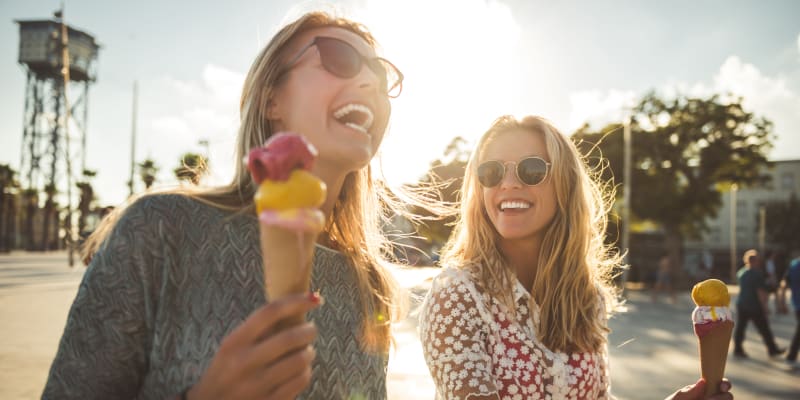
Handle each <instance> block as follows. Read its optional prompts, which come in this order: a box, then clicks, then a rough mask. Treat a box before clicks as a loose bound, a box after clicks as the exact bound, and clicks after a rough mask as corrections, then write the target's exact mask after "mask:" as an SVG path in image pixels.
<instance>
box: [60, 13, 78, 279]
mask: <svg viewBox="0 0 800 400" xmlns="http://www.w3.org/2000/svg"><path fill="white" fill-rule="evenodd" d="M60 13H61V62H62V65H63V67H62V69H61V76H62V77H63V82H64V87H63V94H64V122H63V123H64V139H65V143H66V157H65V158H66V159H67V160H66V161H67V220H66V222H65V224H64V228H65V229H64V230H65V231H66V236H67V249H68V254H69V257H68V259H69V266H70V267H72V266H74V265H75V236H74V235H73V232H72V160H71V158H72V157H71V153H70V146H69V144H70V140H69V117H70V108H69V96H68V95H67V92H68V89H69V79H70V78H69V35H68V33H67V32H68V29H67V23H66V14H65V9H64V2H63V1H62V2H61V11H60Z"/></svg>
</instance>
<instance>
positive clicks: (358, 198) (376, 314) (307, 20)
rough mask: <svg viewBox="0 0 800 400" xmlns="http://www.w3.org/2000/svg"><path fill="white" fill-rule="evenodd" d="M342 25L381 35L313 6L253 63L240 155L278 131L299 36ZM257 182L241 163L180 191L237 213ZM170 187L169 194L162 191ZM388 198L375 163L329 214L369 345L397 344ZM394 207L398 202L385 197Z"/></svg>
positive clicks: (356, 176) (89, 247)
mask: <svg viewBox="0 0 800 400" xmlns="http://www.w3.org/2000/svg"><path fill="white" fill-rule="evenodd" d="M322 27H337V28H342V29H346V30H348V31H351V32H354V33H356V34H357V35H359V36H360V37H361V38H363V39H364V40H365V41H366V42H367V43H368V44H369V45H370V46H373V47H375V46H376V41H375V39H374V38H373V36H372V35H371V34H370V33H369V31H368V30H367V28H366V27H365V26H363V25H361V24H359V23H356V22H353V21H351V20H348V19H345V18H341V17H335V16H332V15H330V14H328V13H324V12H310V13H307V14H305V15H303V16H301V17H300V18H298V19H296V20H295V21H293V22H291V23H289V24H287V25H285V26H284V27H283V28H282V29H280V30H279V31H278V32H277V33H276V34H275V36H273V38H272V40H271V41H270V42H269V43H268V44H267V45H266V47H264V49H263V50H262V51H261V52H260V53H259V54H258V56H257V57H256V59H255V60H254V61H253V64H252V66H251V67H250V71H249V72H248V74H247V77H246V78H245V82H244V89H243V91H242V97H241V102H240V116H241V125H240V127H239V132H238V135H237V145H236V158H235V159H236V160H242V159H244V157H245V156H246V155H247V154H248V153H249V152H250V149H252V148H255V147H258V146H261V145H262V144H263V143H264V142H265V141H266V140H267V138H269V137H270V136H271V135H272V134H273V133H274V132H273V131H272V127H271V126H270V123H269V121H268V120H267V118H266V116H265V114H264V113H265V110H267V104H268V103H269V101H270V99H271V98H272V96H273V94H274V92H275V89H276V87H277V86H279V85H280V84H281V81H280V80H281V78H282V76H281V71H282V68H283V66H284V64H285V63H286V62H287V60H286V58H287V57H288V55H287V54H285V53H286V52H287V51H288V48H289V44H290V43H291V41H292V40H293V39H294V38H295V37H297V35H299V34H302V33H303V32H307V31H309V30H312V29H316V28H322ZM255 191H256V185H255V183H254V182H253V180H252V178H251V177H250V174H249V173H248V171H247V169H246V166H245V165H244V163H241V162H237V163H236V167H235V172H234V176H233V180H232V181H231V182H230V183H229V184H227V185H224V186H219V187H214V188H202V189H193V188H178V189H173V190H170V191H169V192H171V193H180V194H183V195H186V196H188V197H191V198H193V199H195V200H197V201H200V202H203V203H205V204H208V205H211V206H214V207H217V208H220V209H225V210H229V211H235V212H246V213H255V210H254V207H253V201H252V199H253V195H254V193H255ZM162 193H163V192H162ZM385 197H388V190H387V188H386V186H385V185H383V184H380V183H377V182H376V181H373V177H372V172H371V168H370V166H369V165H367V166H365V167H364V168H361V169H360V170H358V171H355V172H352V173H350V174H348V175H347V177H346V178H345V180H344V183H343V185H342V189H341V191H340V193H339V198H338V199H337V201H336V203H335V204H334V207H333V211H332V213H331V215H330V217H329V219H328V222H327V226H326V232H327V234H328V236H329V238H330V239H331V240H332V241H333V242H334V243H337V244H338V245H339V246H341V248H340V249H339V250H341V251H342V253H343V254H344V255H345V256H346V257H347V258H348V259H349V260H350V263H351V264H352V266H353V269H354V271H355V273H356V276H357V280H358V286H359V292H360V296H361V304H362V307H363V308H362V311H363V313H364V320H363V321H362V345H363V346H364V348H365V349H368V350H373V351H380V352H386V351H388V348H389V344H390V342H391V329H390V323H391V322H392V321H394V320H395V319H396V318H397V317H398V314H400V313H401V308H400V307H399V306H398V303H397V302H396V298H397V297H398V293H399V289H398V287H397V285H396V282H395V281H394V279H393V277H392V276H391V274H390V272H389V271H388V270H387V269H386V268H385V265H386V260H385V259H384V255H386V254H390V253H391V247H392V244H391V243H390V242H389V240H388V239H387V238H386V237H385V235H384V234H383V233H382V231H381V222H382V219H383V218H382V217H384V216H385V214H384V212H383V211H381V205H382V200H383V199H384V198H385ZM383 204H387V205H393V204H396V202H395V201H392V200H387V201H383ZM122 213H123V210H121V209H118V210H115V212H114V213H113V215H110V216H109V217H107V218H106V219H105V220H104V222H103V224H102V226H101V227H100V228H99V229H98V230H97V231H95V233H94V234H93V235H92V236H91V237H90V238H89V240H88V241H87V244H86V246H84V248H83V258H84V260H87V259H90V258H91V255H92V254H93V253H94V252H95V251H96V250H97V248H98V247H99V245H100V243H101V242H102V241H103V240H104V239H105V237H106V236H108V234H109V233H110V231H111V228H112V226H113V225H114V223H115V222H116V220H117V219H119V216H120V215H121V214H122Z"/></svg>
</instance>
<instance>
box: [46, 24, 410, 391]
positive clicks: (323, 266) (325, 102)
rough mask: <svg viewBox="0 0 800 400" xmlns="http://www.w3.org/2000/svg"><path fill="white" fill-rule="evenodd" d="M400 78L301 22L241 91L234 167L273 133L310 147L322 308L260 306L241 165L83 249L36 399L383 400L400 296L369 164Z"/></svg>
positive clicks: (343, 39)
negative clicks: (221, 181) (294, 322)
mask: <svg viewBox="0 0 800 400" xmlns="http://www.w3.org/2000/svg"><path fill="white" fill-rule="evenodd" d="M402 80H403V77H402V74H400V72H399V71H398V70H397V68H395V67H394V66H393V65H392V64H391V63H390V62H388V61H386V60H384V59H382V58H379V57H377V56H376V54H375V40H374V39H373V37H372V35H371V34H370V33H369V32H368V31H367V29H366V28H365V27H364V26H362V25H360V24H357V23H355V22H352V21H349V20H346V19H341V18H334V17H331V16H329V15H327V14H323V13H310V14H306V15H304V16H302V17H301V18H299V19H298V20H296V21H294V22H292V23H290V24H288V25H286V26H285V27H283V28H282V29H281V30H280V31H279V32H278V33H277V34H276V35H275V36H274V37H273V38H272V40H271V41H270V42H269V43H268V44H267V46H266V47H265V48H264V49H263V51H262V52H261V53H260V54H259V55H258V56H257V57H256V59H255V62H254V63H253V65H252V67H251V68H250V72H249V73H248V75H247V78H246V80H245V84H244V90H243V93H242V97H241V104H240V111H241V126H240V129H239V134H238V139H237V155H238V157H237V158H236V159H237V160H241V159H242V158H243V157H244V156H245V155H247V154H248V153H249V151H250V149H252V148H255V147H258V146H261V145H262V144H263V143H264V142H265V141H266V140H267V139H268V138H269V137H271V136H272V135H273V134H274V133H276V132H280V131H292V132H296V133H299V134H303V135H305V136H306V137H307V138H308V140H309V141H310V142H311V143H312V144H313V145H314V146H315V147H316V148H317V149H318V151H319V157H318V159H317V161H316V163H315V166H314V169H313V170H312V172H313V173H314V174H315V175H317V176H318V177H320V178H321V179H322V180H323V181H324V182H325V184H326V185H327V187H328V198H327V199H326V201H325V203H324V204H323V205H322V207H321V209H322V211H323V212H324V213H325V215H326V218H327V225H326V228H325V231H324V232H323V234H322V235H321V237H320V239H319V242H318V246H317V248H316V250H315V257H314V265H313V271H312V283H311V286H312V290H318V291H319V292H321V295H322V296H323V297H324V298H325V299H326V301H325V303H324V304H321V303H322V302H321V301H320V297H319V296H318V295H316V294H314V293H310V294H308V295H305V296H302V295H301V296H295V297H293V298H288V299H282V300H278V301H274V302H272V301H270V300H269V299H265V295H264V281H263V274H262V255H261V250H260V247H259V240H258V222H257V219H256V215H255V212H254V210H253V206H252V199H253V194H254V193H255V188H256V186H255V184H254V182H253V180H252V178H251V177H250V174H249V173H248V172H247V170H246V169H245V167H244V166H243V165H237V167H236V173H235V176H234V178H233V180H232V182H231V183H230V184H228V185H226V186H223V187H218V188H211V189H198V190H196V191H190V192H187V191H186V190H184V191H182V192H174V193H168V194H152V195H147V196H144V197H142V198H140V199H139V200H137V201H135V202H134V203H133V204H132V205H131V206H130V207H128V208H127V209H126V210H124V212H122V213H120V215H118V216H117V218H116V219H112V220H109V221H107V222H106V223H105V230H101V231H98V233H96V234H95V235H94V236H93V237H92V238H91V239H90V241H89V243H90V244H89V246H90V247H89V251H90V252H93V251H94V249H95V248H94V247H93V246H97V252H96V253H93V254H91V255H93V257H91V258H92V261H91V264H90V265H89V268H88V269H87V271H86V274H85V276H84V279H83V282H82V283H81V286H80V289H79V291H78V295H77V297H76V298H75V302H74V303H73V305H72V309H71V310H70V313H69V318H68V321H67V325H66V328H65V330H64V334H63V336H62V338H61V343H60V345H59V349H58V354H57V355H56V358H55V360H54V361H53V365H52V367H51V370H50V376H49V378H48V381H47V385H46V387H45V390H44V394H43V396H42V397H43V398H45V399H134V398H135V399H159V400H162V399H166V398H168V397H170V396H172V397H175V396H177V397H180V398H182V399H190V400H200V399H289V398H291V399H294V398H295V397H297V396H299V398H315V399H316V398H326V399H345V398H353V397H354V396H355V397H356V398H368V399H382V398H385V397H386V385H385V383H386V382H385V378H386V367H387V359H388V357H387V354H388V346H389V342H390V327H389V322H390V321H391V320H392V319H393V317H394V316H395V311H396V309H395V303H394V302H393V299H394V298H395V293H396V292H395V289H394V286H393V283H392V279H391V278H390V276H389V274H388V273H387V271H386V270H385V269H384V268H383V265H384V264H383V262H382V258H381V257H382V254H386V253H385V251H386V247H385V246H387V245H388V242H387V241H386V239H385V237H384V236H383V235H382V234H381V231H380V220H379V219H380V218H379V215H380V210H381V208H380V206H379V204H380V200H379V193H380V191H379V190H378V189H379V188H380V187H376V186H377V185H376V184H375V182H374V181H373V176H372V174H371V171H370V160H371V159H372V158H373V156H374V155H375V153H376V152H377V150H378V147H379V146H380V144H381V141H382V139H383V135H384V133H385V131H386V129H387V126H388V122H389V115H390V113H391V112H390V111H391V104H390V97H395V96H396V95H398V94H399V92H400V89H401V88H402ZM265 302H266V305H265ZM309 310H311V311H310V312H309V319H310V322H308V323H306V324H302V325H300V326H298V327H294V328H289V329H286V330H283V331H280V330H277V329H276V328H275V325H276V321H278V320H280V319H282V318H284V317H286V316H289V315H296V314H302V313H305V312H306V311H309Z"/></svg>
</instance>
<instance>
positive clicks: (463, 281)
mask: <svg viewBox="0 0 800 400" xmlns="http://www.w3.org/2000/svg"><path fill="white" fill-rule="evenodd" d="M452 289H459V290H460V291H463V290H465V289H467V290H477V285H475V280H474V279H473V276H472V274H471V273H470V272H469V271H467V270H466V269H463V268H454V267H445V268H443V269H442V271H441V272H440V273H439V274H438V275H437V276H436V277H435V278H433V283H432V284H431V293H436V292H441V291H447V290H452Z"/></svg>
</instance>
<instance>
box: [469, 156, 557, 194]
mask: <svg viewBox="0 0 800 400" xmlns="http://www.w3.org/2000/svg"><path fill="white" fill-rule="evenodd" d="M508 164H511V165H513V166H516V168H514V170H515V171H516V173H517V179H519V181H520V182H522V183H524V184H526V185H528V186H536V185H538V184H540V183H542V182H543V181H544V179H545V178H546V177H547V172H548V170H549V169H550V163H549V162H547V161H545V160H544V159H543V158H541V157H527V158H523V159H522V160H519V161H518V162H513V161H508V162H502V161H496V160H491V161H484V162H482V163H481V164H480V165H479V166H478V182H480V184H481V185H482V186H483V187H487V188H491V187H495V186H497V185H499V184H500V182H502V181H503V177H505V176H506V165H508Z"/></svg>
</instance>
